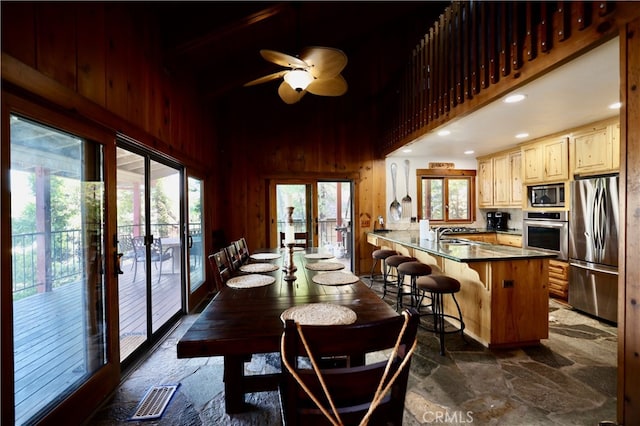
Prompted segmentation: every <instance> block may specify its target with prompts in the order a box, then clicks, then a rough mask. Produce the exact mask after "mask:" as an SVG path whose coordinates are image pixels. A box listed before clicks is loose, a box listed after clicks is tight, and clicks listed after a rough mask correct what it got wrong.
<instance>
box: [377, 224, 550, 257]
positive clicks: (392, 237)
mask: <svg viewBox="0 0 640 426" xmlns="http://www.w3.org/2000/svg"><path fill="white" fill-rule="evenodd" d="M484 232H495V231H484ZM369 234H372V235H375V236H377V237H378V238H384V239H386V240H389V241H392V242H394V243H398V244H402V245H404V246H407V247H411V248H414V249H417V250H422V251H425V252H427V253H430V254H433V255H436V256H441V257H444V258H447V259H451V260H455V261H458V262H486V261H505V260H506V261H508V260H522V259H554V258H555V257H556V255H555V254H551V253H547V252H544V251H541V250H530V249H525V248H520V247H511V246H505V245H500V244H490V243H483V242H479V241H471V240H464V239H459V238H457V237H456V234H445V237H444V239H443V240H442V241H440V243H436V242H435V241H428V240H421V239H420V231H388V232H384V233H379V232H369ZM447 239H450V240H451V239H457V240H459V241H460V242H459V243H456V242H447V241H446V240H447Z"/></svg>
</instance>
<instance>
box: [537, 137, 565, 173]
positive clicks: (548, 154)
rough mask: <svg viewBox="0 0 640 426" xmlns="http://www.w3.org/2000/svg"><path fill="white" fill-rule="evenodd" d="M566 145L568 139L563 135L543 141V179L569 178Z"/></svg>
mask: <svg viewBox="0 0 640 426" xmlns="http://www.w3.org/2000/svg"><path fill="white" fill-rule="evenodd" d="M568 145H569V143H568V140H567V138H564V137H563V138H558V139H553V140H549V141H545V142H543V149H544V180H545V181H561V180H567V179H569V146H568Z"/></svg>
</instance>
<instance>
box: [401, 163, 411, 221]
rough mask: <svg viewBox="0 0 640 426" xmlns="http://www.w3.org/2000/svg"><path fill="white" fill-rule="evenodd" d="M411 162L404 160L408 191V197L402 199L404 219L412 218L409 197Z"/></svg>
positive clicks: (405, 181) (405, 180)
mask: <svg viewBox="0 0 640 426" xmlns="http://www.w3.org/2000/svg"><path fill="white" fill-rule="evenodd" d="M409 169H410V167H409V160H404V183H405V186H406V189H407V195H405V196H404V198H403V199H402V219H407V220H408V219H409V218H410V217H411V197H410V196H409Z"/></svg>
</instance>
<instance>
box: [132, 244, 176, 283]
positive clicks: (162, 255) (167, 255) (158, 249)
mask: <svg viewBox="0 0 640 426" xmlns="http://www.w3.org/2000/svg"><path fill="white" fill-rule="evenodd" d="M131 241H132V246H133V248H134V251H135V266H134V271H133V281H134V282H135V280H136V276H137V274H138V263H145V262H146V261H147V250H146V247H145V243H144V237H142V236H139V237H133V238H132V239H131ZM150 256H151V257H150V260H151V262H153V263H154V266H155V268H156V270H158V282H160V277H161V275H162V264H163V263H164V262H165V261H167V260H169V259H173V250H172V249H170V248H167V249H164V250H163V248H162V239H161V238H154V239H153V241H152V242H151V247H150ZM171 272H172V273H175V270H174V266H173V262H171Z"/></svg>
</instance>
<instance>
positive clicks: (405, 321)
mask: <svg viewBox="0 0 640 426" xmlns="http://www.w3.org/2000/svg"><path fill="white" fill-rule="evenodd" d="M419 320H420V315H419V314H418V312H417V311H416V310H415V309H413V308H412V309H408V310H405V311H404V312H403V314H402V315H399V316H394V317H391V318H388V319H385V320H380V321H375V322H370V323H364V324H362V323H355V324H351V325H330V326H314V325H299V324H296V323H295V322H294V321H293V320H287V321H286V322H285V326H284V332H283V335H282V342H281V360H282V361H281V362H282V364H283V365H282V372H283V380H282V382H281V385H280V403H281V409H282V414H283V420H284V423H285V424H286V425H314V424H323V425H324V424H329V422H328V420H329V418H331V419H332V421H333V423H334V424H342V425H357V424H363V423H367V422H366V421H365V422H363V419H366V420H367V421H368V424H370V425H378V424H385V425H401V424H402V417H403V413H404V400H405V394H406V390H407V381H408V378H409V367H410V364H411V357H412V354H413V350H414V348H415V344H416V333H417V329H418V323H419ZM389 350H391V351H389ZM354 354H357V355H354ZM367 354H370V355H369V356H368V357H367V356H365V355H367ZM387 354H390V355H387ZM340 357H346V359H347V360H348V362H347V363H346V365H344V366H338V367H335V368H332V367H330V366H329V367H327V366H325V365H321V366H318V369H317V371H316V370H315V369H314V368H312V366H313V364H314V363H315V364H316V365H317V364H318V363H317V360H326V359H336V358H340ZM365 361H366V362H369V363H366V362H365ZM309 364H311V366H310V365H309ZM322 383H324V386H323V385H322ZM324 389H326V392H325V390H324ZM329 401H331V402H329ZM332 405H333V407H335V410H334V409H333V408H332ZM361 422H362V423H361Z"/></svg>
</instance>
